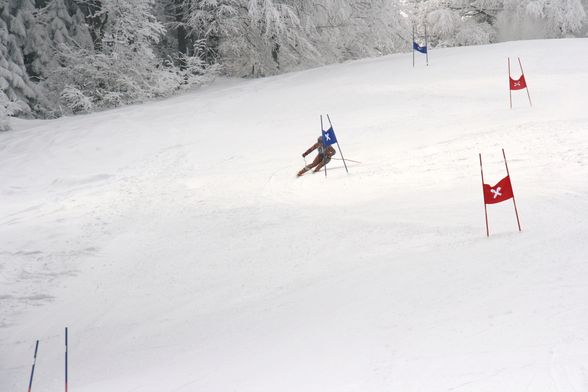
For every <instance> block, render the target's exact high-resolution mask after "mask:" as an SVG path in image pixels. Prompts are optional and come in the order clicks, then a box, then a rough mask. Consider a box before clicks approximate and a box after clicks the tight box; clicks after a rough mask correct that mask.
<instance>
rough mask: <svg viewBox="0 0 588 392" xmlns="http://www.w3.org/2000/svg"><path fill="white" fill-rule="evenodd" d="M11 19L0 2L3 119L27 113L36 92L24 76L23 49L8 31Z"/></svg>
mask: <svg viewBox="0 0 588 392" xmlns="http://www.w3.org/2000/svg"><path fill="white" fill-rule="evenodd" d="M13 21H14V18H13V17H12V16H11V15H10V13H9V5H8V3H7V2H5V1H4V2H2V3H0V108H1V109H0V110H1V112H2V113H1V115H0V117H3V118H4V120H3V124H4V125H3V126H2V127H3V128H6V121H5V118H6V116H8V115H18V114H22V113H29V112H30V109H31V104H34V103H35V100H36V98H37V93H36V91H35V86H34V84H33V83H32V82H31V81H30V79H29V78H28V75H27V73H26V68H25V63H24V56H23V54H22V48H21V47H20V46H19V45H18V43H17V35H16V34H14V33H13V32H12V30H11V27H12V26H17V27H18V25H17V24H15V23H13Z"/></svg>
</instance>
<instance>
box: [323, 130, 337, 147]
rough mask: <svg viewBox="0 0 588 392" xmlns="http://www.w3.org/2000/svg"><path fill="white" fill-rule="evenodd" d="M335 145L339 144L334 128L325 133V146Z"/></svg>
mask: <svg viewBox="0 0 588 392" xmlns="http://www.w3.org/2000/svg"><path fill="white" fill-rule="evenodd" d="M335 143H337V137H336V136H335V130H333V127H331V128H329V129H327V130H326V131H323V145H324V146H330V145H331V144H335Z"/></svg>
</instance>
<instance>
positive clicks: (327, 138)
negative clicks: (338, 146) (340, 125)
mask: <svg viewBox="0 0 588 392" xmlns="http://www.w3.org/2000/svg"><path fill="white" fill-rule="evenodd" d="M325 140H326V141H328V142H330V141H331V138H330V137H329V134H328V133H325Z"/></svg>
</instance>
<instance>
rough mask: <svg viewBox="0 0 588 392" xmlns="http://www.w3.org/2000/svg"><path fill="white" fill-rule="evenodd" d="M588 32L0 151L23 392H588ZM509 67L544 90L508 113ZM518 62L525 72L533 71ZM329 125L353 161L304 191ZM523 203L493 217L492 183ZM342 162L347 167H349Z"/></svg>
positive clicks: (13, 372)
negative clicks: (310, 156) (486, 196)
mask: <svg viewBox="0 0 588 392" xmlns="http://www.w3.org/2000/svg"><path fill="white" fill-rule="evenodd" d="M587 47H588V40H585V39H584V40H581V39H577V40H560V41H555V40H554V41H529V42H513V43H505V44H500V45H493V46H483V47H469V48H459V49H457V48H456V49H444V50H436V51H433V52H432V53H431V66H430V67H428V68H427V67H424V65H423V58H422V57H419V58H418V59H417V60H418V62H419V66H418V67H417V68H414V69H413V68H412V66H411V63H412V61H411V57H410V55H408V54H399V55H394V56H389V57H385V58H380V59H374V60H365V61H358V62H352V63H346V64H341V65H334V66H329V67H325V68H320V69H314V70H309V71H305V72H299V73H292V74H287V75H283V76H279V77H273V78H267V79H263V80H254V81H221V82H219V83H216V84H215V85H213V86H211V87H208V88H206V89H203V90H200V91H197V92H195V93H192V94H188V95H185V96H182V97H177V98H174V99H169V100H165V101H161V102H152V103H147V104H144V105H137V106H133V107H127V108H123V109H119V110H112V111H108V112H103V113H97V114H92V115H85V116H77V117H73V118H63V119H60V120H55V121H18V122H16V128H17V130H16V131H13V132H9V133H3V134H0V179H1V181H0V201H1V203H0V391H2V392H9V391H10V392H11V391H19V390H24V389H25V388H26V387H27V385H28V377H29V372H30V366H31V361H32V354H33V350H34V342H35V340H36V339H40V341H41V342H40V347H39V357H38V360H37V367H36V371H35V380H34V384H33V390H34V391H39V392H42V391H56V390H59V389H60V388H63V378H64V377H63V356H64V354H63V332H64V330H63V329H64V327H65V326H68V327H69V328H70V369H69V370H70V390H71V391H77V392H111V391H115V392H119V391H121V392H127V391H128V392H130V391H133V392H138V391H145V392H147V391H154V392H160V391H161V392H164V391H169V392H172V391H173V392H190V391H206V392H227V391H243V392H253V391H255V392H270V391H271V392H277V391H279V392H287V391H291V392H302V391H304V392H310V391H316V392H325V391H333V392H344V391H361V392H368V391H381V392H384V391H403V392H412V391H414V392H417V391H418V392H439V391H472V392H474V391H475V392H485V391H488V392H490V391H492V392H494V391H503V392H506V391H517V392H522V391H533V392H543V391H544V392H551V391H566V392H567V391H588V241H587V239H588V222H587V220H588V108H587V102H588V92H587V91H588V68H587V67H586V65H587V64H588V51H587V50H586V48H587ZM507 56H511V58H513V59H515V61H516V56H520V57H521V59H522V60H523V65H524V67H525V73H526V77H527V81H528V83H529V88H530V92H531V97H532V98H533V104H534V107H533V108H529V105H528V102H527V96H526V94H525V92H524V91H522V92H516V93H514V94H513V99H514V106H515V108H514V109H513V110H509V108H508V90H507V88H508V83H507V68H506V59H507ZM517 67H518V64H517V63H516V62H515V65H514V66H513V70H514V72H513V73H514V76H515V77H516V76H518V69H517ZM321 113H324V114H326V113H328V114H330V116H331V119H332V120H333V125H334V127H335V130H336V132H337V136H338V138H339V140H340V142H341V147H342V150H343V153H344V155H345V157H346V158H350V159H353V160H356V161H360V162H362V163H361V164H358V163H351V162H350V163H349V171H350V173H349V175H347V174H346V173H345V170H344V168H343V166H342V164H341V162H340V161H335V162H334V163H332V164H331V165H330V169H331V170H330V172H329V176H328V178H327V179H325V177H324V175H323V174H315V175H312V174H308V175H306V176H305V177H303V178H295V173H296V172H297V171H298V170H299V169H300V168H301V167H302V165H303V163H304V162H303V160H302V158H301V157H300V154H301V153H302V152H303V151H304V150H306V148H308V147H309V146H310V145H311V144H312V143H313V142H314V141H315V140H316V137H317V136H318V135H319V130H320V123H319V114H321ZM501 148H504V149H505V151H506V154H507V157H508V158H509V169H510V172H511V177H512V182H513V186H514V190H515V194H516V197H517V204H518V207H519V213H520V217H521V223H522V227H523V232H522V233H519V232H518V230H517V228H516V220H515V216H514V212H513V206H512V203H510V202H507V203H503V204H498V205H493V206H489V207H488V209H489V217H490V229H491V233H492V236H491V237H490V239H488V238H486V235H485V227H484V210H483V204H482V192H481V180H480V167H479V161H478V152H481V153H482V154H483V157H484V164H485V167H484V170H485V172H484V174H485V178H486V182H488V183H492V184H494V183H496V182H497V181H498V180H500V179H501V178H503V177H504V176H505V170H504V164H503V161H502V153H501ZM337 157H339V154H338V155H337Z"/></svg>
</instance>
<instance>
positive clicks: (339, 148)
mask: <svg viewBox="0 0 588 392" xmlns="http://www.w3.org/2000/svg"><path fill="white" fill-rule="evenodd" d="M327 119H328V120H329V125H330V126H331V128H333V123H332V122H331V118H330V117H329V115H328V114H327ZM337 149H338V150H339V154H341V158H342V159H343V165H345V171H346V172H347V174H349V170H348V169H347V163H346V162H345V157H344V156H343V151H341V147H340V146H339V139H337Z"/></svg>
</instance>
